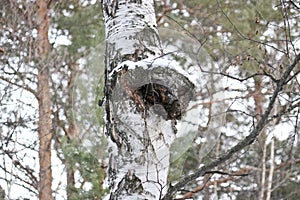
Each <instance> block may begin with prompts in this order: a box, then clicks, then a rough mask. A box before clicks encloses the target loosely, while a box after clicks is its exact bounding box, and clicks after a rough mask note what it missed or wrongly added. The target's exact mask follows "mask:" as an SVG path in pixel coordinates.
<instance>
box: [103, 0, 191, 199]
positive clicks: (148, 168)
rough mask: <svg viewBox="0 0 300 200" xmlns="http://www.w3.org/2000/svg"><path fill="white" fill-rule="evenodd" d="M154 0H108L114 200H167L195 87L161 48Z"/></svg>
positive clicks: (108, 99) (105, 3)
mask: <svg viewBox="0 0 300 200" xmlns="http://www.w3.org/2000/svg"><path fill="white" fill-rule="evenodd" d="M153 4H154V3H153V0H104V1H103V13H104V20H105V24H106V42H107V44H106V73H105V74H106V83H105V84H106V88H105V95H106V96H105V98H106V99H105V111H106V118H105V119H106V128H107V135H108V136H109V138H110V143H109V154H110V158H109V159H110V160H109V170H108V176H109V184H110V189H111V195H110V199H161V198H162V196H163V194H164V192H165V191H166V189H167V175H168V168H169V157H170V145H171V143H172V142H173V140H174V138H175V134H176V121H177V120H179V119H180V117H181V113H183V112H184V109H185V108H186V107H187V105H188V103H189V100H190V99H191V98H192V96H193V84H192V83H191V82H190V81H189V80H188V78H186V77H185V75H184V73H183V72H180V71H179V70H178V69H177V67H176V66H174V62H172V61H170V60H166V59H164V58H162V57H163V53H162V51H161V48H160V41H159V37H158V31H157V29H156V18H155V12H154V5H153Z"/></svg>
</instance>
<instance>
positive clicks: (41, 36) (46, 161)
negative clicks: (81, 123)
mask: <svg viewBox="0 0 300 200" xmlns="http://www.w3.org/2000/svg"><path fill="white" fill-rule="evenodd" d="M47 4H48V3H47V1H46V0H37V1H36V5H37V39H36V48H37V55H36V57H37V58H39V59H40V60H38V65H39V66H38V104H39V120H38V133H39V164H40V173H39V185H38V190H39V199H40V200H51V199H53V197H52V188H51V187H52V170H51V140H52V133H51V101H50V86H49V76H50V75H49V66H48V65H47V56H48V52H49V50H50V44H49V40H48V31H49V16H48V14H49V13H48V6H47Z"/></svg>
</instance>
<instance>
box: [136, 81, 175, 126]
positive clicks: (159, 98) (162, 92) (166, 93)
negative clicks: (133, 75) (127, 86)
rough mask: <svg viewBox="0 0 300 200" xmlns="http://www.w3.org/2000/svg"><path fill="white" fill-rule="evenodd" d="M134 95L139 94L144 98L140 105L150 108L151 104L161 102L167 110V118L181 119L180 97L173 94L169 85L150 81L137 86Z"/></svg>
mask: <svg viewBox="0 0 300 200" xmlns="http://www.w3.org/2000/svg"><path fill="white" fill-rule="evenodd" d="M134 95H137V96H139V97H140V98H141V100H142V103H143V105H142V106H141V105H139V107H144V109H147V110H149V108H150V107H151V106H153V105H155V104H160V105H162V106H163V107H164V109H165V111H166V112H167V120H169V119H181V108H180V103H179V101H178V98H177V97H176V96H175V95H173V93H172V92H171V91H170V89H169V88H168V87H166V86H164V85H161V84H157V83H149V84H146V85H143V86H141V87H139V88H137V89H136V90H135V91H134ZM137 103H138V102H137Z"/></svg>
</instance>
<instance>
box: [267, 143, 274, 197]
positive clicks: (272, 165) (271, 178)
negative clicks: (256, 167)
mask: <svg viewBox="0 0 300 200" xmlns="http://www.w3.org/2000/svg"><path fill="white" fill-rule="evenodd" d="M270 151H271V155H270V172H269V177H268V187H267V195H266V200H270V199H271V193H272V181H273V174H274V167H275V166H274V165H275V138H274V137H272V139H271V150H270Z"/></svg>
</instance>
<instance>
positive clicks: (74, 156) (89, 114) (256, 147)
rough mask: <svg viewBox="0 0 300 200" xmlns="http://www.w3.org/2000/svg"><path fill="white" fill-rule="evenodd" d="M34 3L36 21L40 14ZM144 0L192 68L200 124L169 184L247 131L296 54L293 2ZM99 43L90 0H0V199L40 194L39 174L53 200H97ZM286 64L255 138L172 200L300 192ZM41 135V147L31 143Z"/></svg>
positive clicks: (100, 184)
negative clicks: (45, 172)
mask: <svg viewBox="0 0 300 200" xmlns="http://www.w3.org/2000/svg"><path fill="white" fill-rule="evenodd" d="M43 2H44V3H46V4H45V5H46V7H45V8H46V9H47V10H48V11H47V12H46V14H47V17H48V18H47V19H46V18H40V16H39V15H40V14H42V12H43V10H41V5H42V4H40V3H43ZM37 5H39V6H37ZM155 6H156V15H157V23H158V26H159V27H160V37H161V40H162V43H163V45H164V46H165V47H166V48H169V49H170V50H173V49H176V51H178V52H179V51H180V55H181V56H178V58H176V59H177V60H178V62H179V63H181V64H182V66H183V68H184V69H185V70H186V71H188V72H189V73H190V74H192V75H193V76H195V77H198V79H199V77H201V86H202V88H200V90H199V93H198V94H197V95H198V97H199V99H200V101H199V105H198V106H199V109H200V110H201V113H202V114H201V115H199V119H195V121H196V120H198V121H199V127H198V130H199V131H198V133H197V134H196V135H188V137H187V138H189V143H188V146H186V145H185V146H184V148H185V149H182V150H179V151H180V152H181V154H180V156H179V157H178V156H177V157H176V158H173V160H172V165H171V166H172V169H171V173H170V181H171V182H172V181H175V182H176V180H177V179H178V178H179V177H184V176H185V175H187V174H191V173H193V172H194V171H195V169H198V168H199V167H200V166H202V165H203V164H206V163H209V162H210V161H212V160H214V159H215V158H217V157H219V156H220V155H222V154H224V153H225V152H226V151H227V150H228V149H230V148H231V147H232V146H233V145H234V144H236V143H237V142H238V141H240V140H242V139H243V138H245V136H246V135H248V133H249V132H250V131H251V130H253V129H254V127H255V125H256V122H257V121H258V120H259V119H260V118H261V116H262V114H263V113H264V111H265V110H266V108H267V106H268V102H269V98H270V97H271V96H272V94H273V93H274V89H275V88H276V85H277V82H278V81H277V80H279V79H280V77H281V75H282V73H283V72H284V70H285V69H286V68H287V67H288V66H290V65H291V64H292V63H293V62H294V60H295V57H296V55H297V54H299V53H300V50H299V48H300V2H299V1H288V0H286V1H285V0H258V1H252V0H246V1H242V0H238V1H218V0H213V1H211V0H210V1H208V0H201V1H198V0H189V1H183V0H162V1H155ZM39 20H46V22H47V23H49V24H48V25H49V26H48V27H44V26H43V24H42V25H41V23H40V22H41V21H39ZM40 27H42V29H43V30H44V31H46V33H48V38H47V39H46V40H48V41H47V42H48V44H49V46H48V47H47V49H46V50H45V49H44V50H43V49H41V48H45V43H43V42H44V41H43V42H42V41H41V40H39V38H40V36H42V34H41V33H43V30H41V29H40ZM44 33H45V32H44ZM104 52H105V30H104V24H103V19H102V13H101V2H100V0H68V1H63V0H56V1H51V0H48V1H46V0H44V1H43V0H37V1H35V0H2V1H1V3H0V140H1V143H0V156H1V159H0V190H1V191H0V195H1V196H0V199H20V200H21V199H38V198H40V199H41V194H40V193H41V192H42V191H43V186H44V185H47V184H48V186H49V185H50V186H51V187H50V188H52V191H51V192H50V193H49V194H48V195H49V196H51V197H53V198H54V199H69V200H71V199H103V198H104V197H105V196H106V195H107V194H108V188H107V183H106V180H105V178H106V167H107V154H106V140H105V130H104V122H103V119H102V115H103V111H102V109H101V107H99V106H98V101H99V100H101V99H102V97H103V84H104V81H103V71H104V56H105V55H104ZM182 55H184V56H182ZM297 62H298V64H296V67H295V68H294V70H293V71H292V73H291V75H290V77H289V79H288V81H286V82H285V84H284V87H283V88H282V90H281V91H280V93H279V95H278V98H277V99H276V103H275V107H274V109H273V110H272V113H271V114H270V116H269V118H268V122H269V123H268V125H267V126H265V127H264V129H263V131H262V132H261V133H260V135H259V137H258V138H257V140H256V141H255V142H254V144H253V145H251V146H250V147H247V148H245V149H243V151H241V152H239V154H236V155H235V156H234V158H232V159H230V161H228V162H225V163H222V165H220V166H219V167H218V169H216V171H215V173H208V174H205V175H204V176H203V177H202V178H198V179H196V180H193V181H192V182H191V183H189V184H188V185H186V186H185V188H184V190H182V191H180V192H178V198H179V196H180V198H182V199H188V198H190V199H193V198H194V199H261V200H263V199H290V200H293V199H295V200H296V199H299V198H300V187H299V183H300V173H299V171H300V145H299V142H300V141H299V140H300V125H299V123H300V64H299V60H298V61H297ZM43 77H44V79H43ZM47 87H48V89H47ZM41 91H42V92H45V91H48V93H45V95H46V96H47V94H48V97H49V99H48V105H49V108H47V109H48V110H49V112H46V113H47V116H48V119H49V120H50V121H48V122H47V123H46V126H49V133H48V135H42V133H41V130H42V129H43V126H44V125H45V124H43V123H41V121H42V119H41V118H40V117H41V110H43V109H44V108H43V106H44V105H45V102H43V100H42V99H44V97H45V96H41ZM46 102H47V101H46ZM47 109H46V110H47ZM44 139H46V140H44ZM43 142H48V143H47V144H48V147H47V145H46V146H45V148H41V145H40V144H42V143H43ZM43 144H44V143H43ZM173 148H174V149H176V148H182V145H180V144H174V147H173ZM41 151H42V152H41ZM43 153H45V155H46V156H50V157H49V158H50V159H49V160H46V161H45V163H43V164H45V166H50V167H51V169H52V174H51V173H49V174H48V175H51V176H52V177H51V176H50V177H47V179H48V180H50V182H51V183H43V181H44V179H43V180H41V177H43V173H41V168H40V165H41V164H40V163H41V158H43V155H44V154H43ZM48 168H49V167H48ZM45 180H46V179H45ZM191 191H192V192H191ZM44 198H45V199H46V197H44ZM42 200H43V199H42ZM47 200H48V199H47Z"/></svg>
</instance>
